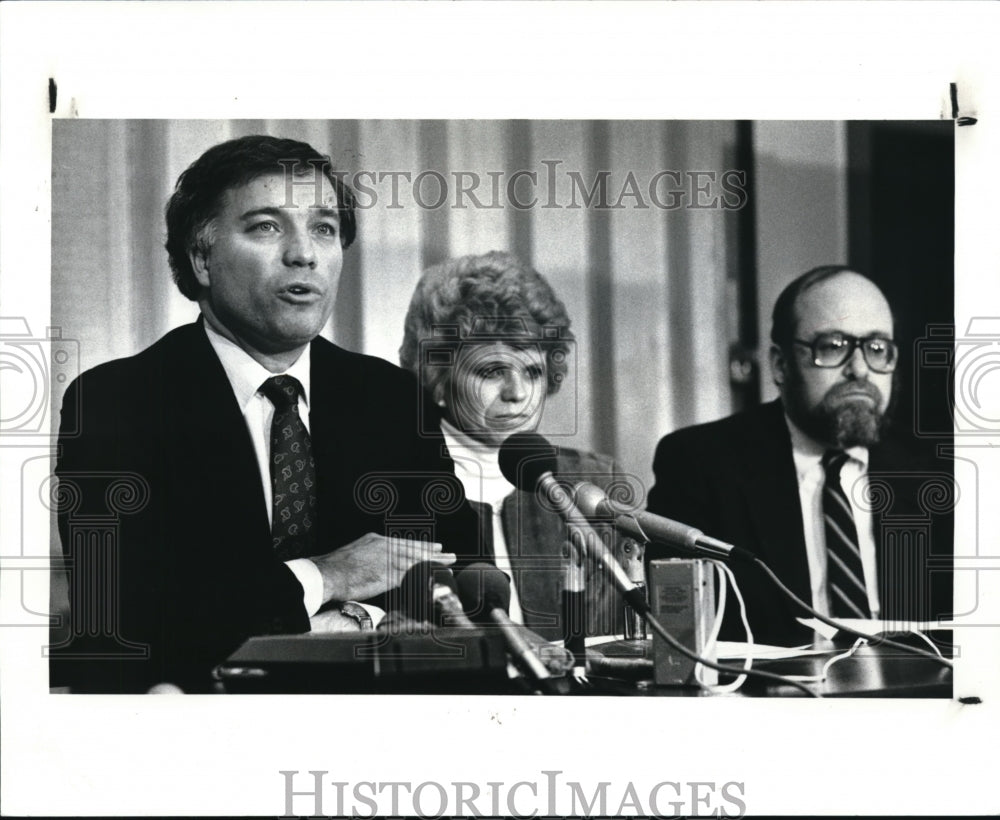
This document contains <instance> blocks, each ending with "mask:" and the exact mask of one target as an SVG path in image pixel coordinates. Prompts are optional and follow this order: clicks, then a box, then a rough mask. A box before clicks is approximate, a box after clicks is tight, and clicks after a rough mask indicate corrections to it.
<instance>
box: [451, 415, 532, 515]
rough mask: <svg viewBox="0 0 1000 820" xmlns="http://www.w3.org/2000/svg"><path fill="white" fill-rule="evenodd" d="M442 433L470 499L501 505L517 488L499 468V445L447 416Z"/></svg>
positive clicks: (495, 506) (497, 507)
mask: <svg viewBox="0 0 1000 820" xmlns="http://www.w3.org/2000/svg"><path fill="white" fill-rule="evenodd" d="M441 433H442V435H443V436H444V441H445V444H447V445H448V454H449V455H450V456H451V460H452V461H453V462H454V463H455V475H457V476H458V477H459V479H460V480H461V481H462V484H463V486H464V487H465V490H466V495H467V496H468V498H469V500H470V501H480V502H484V503H486V504H490V505H492V506H493V507H494V509H499V507H500V503H501V502H502V500H503V499H504V498H506V497H507V496H508V495H510V494H511V493H512V492H514V489H515V488H514V485H513V484H511V483H510V482H509V481H507V479H506V478H504V475H503V472H502V471H501V470H500V463H499V457H500V448H499V447H491V446H489V445H488V444H483V443H482V442H480V441H476V440H475V439H474V438H472V437H471V436H470V435H468V434H467V433H464V432H462V431H461V430H459V429H458V428H457V427H455V426H454V425H453V424H450V423H449V422H447V421H445V420H444V419H441Z"/></svg>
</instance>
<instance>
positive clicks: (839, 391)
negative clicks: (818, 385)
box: [824, 382, 882, 407]
mask: <svg viewBox="0 0 1000 820" xmlns="http://www.w3.org/2000/svg"><path fill="white" fill-rule="evenodd" d="M852 393H864V394H865V395H866V396H868V397H869V398H870V399H871V400H872V401H874V402H875V406H876V407H881V406H882V391H881V390H879V389H878V388H877V387H876V386H875V385H874V384H872V383H871V382H844V383H843V384H837V385H834V386H833V387H831V388H830V389H829V390H828V391H827V394H826V396H825V397H824V403H832V402H836V401H838V400H839V399H844V398H847V397H848V396H850V395H851V394H852Z"/></svg>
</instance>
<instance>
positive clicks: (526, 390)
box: [440, 342, 548, 447]
mask: <svg viewBox="0 0 1000 820" xmlns="http://www.w3.org/2000/svg"><path fill="white" fill-rule="evenodd" d="M547 389H548V381H547V379H546V372H545V356H544V354H543V353H542V352H541V350H539V349H538V348H537V347H532V346H527V347H512V346H511V345H508V344H504V343H502V342H494V343H484V344H472V345H464V346H463V347H462V348H461V349H460V350H459V354H458V361H457V362H456V363H455V369H454V371H453V373H452V377H451V383H450V385H448V386H445V387H444V389H443V392H442V395H441V396H440V398H441V400H442V401H443V402H444V408H445V417H446V418H447V419H448V421H449V422H451V423H452V424H453V425H454V426H455V427H457V428H458V429H459V430H462V431H463V432H465V433H467V434H468V435H470V436H472V438H474V439H476V440H477V441H480V442H482V443H483V444H489V445H491V446H494V447H499V446H500V445H501V444H502V443H503V442H504V440H505V439H506V438H507V437H508V436H509V435H511V434H513V433H519V432H522V431H526V430H529V431H530V430H534V429H535V428H536V427H537V426H538V422H539V420H540V419H541V417H542V410H543V409H544V407H545V394H546V391H547Z"/></svg>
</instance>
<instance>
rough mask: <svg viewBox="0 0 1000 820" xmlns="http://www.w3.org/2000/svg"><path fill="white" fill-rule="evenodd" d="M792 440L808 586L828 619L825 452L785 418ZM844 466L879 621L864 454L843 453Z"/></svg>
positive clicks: (872, 603) (863, 451) (843, 483)
mask: <svg viewBox="0 0 1000 820" xmlns="http://www.w3.org/2000/svg"><path fill="white" fill-rule="evenodd" d="M785 423H786V424H787V425H788V432H789V434H790V435H791V438H792V458H793V459H794V461H795V473H796V476H797V477H798V481H799V504H800V505H801V507H802V524H803V528H804V534H805V540H806V558H807V560H808V563H809V586H810V589H811V590H812V605H813V608H814V609H816V610H818V611H819V612H821V613H823V614H824V615H826V616H829V615H830V599H829V593H828V591H827V583H826V560H827V559H826V530H825V528H824V524H823V483H824V481H825V475H824V472H823V464H822V459H823V453H824V452H825V451H826V448H825V447H823V445H821V444H820V443H819V442H817V441H815V440H814V439H812V438H810V437H809V436H807V435H806V434H805V433H803V432H802V430H800V429H799V428H798V427H796V426H795V424H794V423H793V422H792V420H791V419H790V418H788V416H787V415H786V416H785ZM845 452H846V453H847V455H848V459H847V461H846V462H845V463H844V466H843V467H842V468H841V470H840V486H841V487H842V488H843V490H844V494H845V495H846V496H847V500H848V502H849V503H850V505H851V510H852V511H853V512H854V525H855V527H856V528H857V530H858V547H859V548H860V550H861V568H862V570H863V571H864V575H865V589H866V590H867V592H868V606H869V608H870V609H871V612H872V617H873V618H877V617H878V616H879V610H880V607H879V599H878V576H877V564H876V559H875V531H874V522H873V520H872V514H871V509H870V508H868V507H866V506H864V505H863V503H862V502H863V499H864V498H865V495H866V491H867V488H868V448H867V447H850V448H848V449H847V450H846V451H845Z"/></svg>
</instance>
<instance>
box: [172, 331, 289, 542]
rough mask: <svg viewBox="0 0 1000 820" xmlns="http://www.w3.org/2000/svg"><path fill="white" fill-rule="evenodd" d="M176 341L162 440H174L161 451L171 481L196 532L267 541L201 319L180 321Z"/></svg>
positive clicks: (251, 465)
mask: <svg viewBox="0 0 1000 820" xmlns="http://www.w3.org/2000/svg"><path fill="white" fill-rule="evenodd" d="M178 342H179V345H178V347H179V350H178V353H179V355H178V356H175V357H174V358H173V361H172V364H171V365H170V367H171V368H172V370H171V372H170V373H165V374H164V379H163V385H164V389H165V395H164V400H163V402H162V404H163V406H164V407H165V412H166V414H167V415H166V416H165V423H166V424H168V425H169V426H170V427H171V428H173V435H172V436H169V437H167V438H166V439H165V440H166V441H176V442H179V443H180V444H179V446H178V447H177V448H176V451H175V452H173V453H170V454H168V458H169V459H170V460H171V463H173V464H174V468H173V470H174V472H175V473H176V474H177V479H176V482H177V484H176V486H178V487H180V488H183V489H182V490H181V491H182V492H183V493H184V495H185V497H187V498H191V499H194V502H193V503H195V504H196V508H195V509H193V510H192V511H191V516H192V519H193V520H195V521H197V522H198V525H199V527H200V529H201V530H202V531H208V532H211V531H215V530H224V531H225V532H226V533H227V534H228V535H229V536H230V537H228V538H227V539H226V540H227V541H232V542H235V541H237V540H243V541H245V540H247V539H249V540H250V541H251V542H252V543H263V544H267V545H268V546H269V543H270V539H269V538H268V537H267V536H268V535H269V533H268V527H267V511H266V509H265V504H264V493H263V488H262V486H261V481H260V469H259V467H258V465H257V459H256V456H255V454H254V450H253V444H252V442H251V440H250V434H249V432H248V431H247V427H246V421H245V420H244V418H243V414H242V413H241V412H240V408H239V406H238V404H237V402H236V398H235V396H234V395H233V391H232V387H231V386H230V384H229V379H228V377H227V376H226V373H225V370H224V369H223V367H222V364H221V362H220V361H219V359H218V357H217V356H216V355H215V351H214V350H213V349H212V346H211V344H210V343H209V341H208V337H207V336H206V335H205V331H204V329H203V328H202V327H201V325H200V323H198V324H194V325H189V326H188V327H187V328H183V329H182V332H181V333H180V335H179V338H178ZM242 546H243V548H244V549H245V548H247V547H248V546H249V545H246V544H244V545H242Z"/></svg>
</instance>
